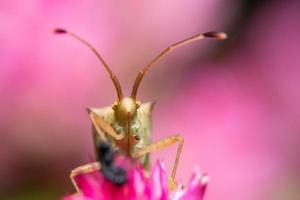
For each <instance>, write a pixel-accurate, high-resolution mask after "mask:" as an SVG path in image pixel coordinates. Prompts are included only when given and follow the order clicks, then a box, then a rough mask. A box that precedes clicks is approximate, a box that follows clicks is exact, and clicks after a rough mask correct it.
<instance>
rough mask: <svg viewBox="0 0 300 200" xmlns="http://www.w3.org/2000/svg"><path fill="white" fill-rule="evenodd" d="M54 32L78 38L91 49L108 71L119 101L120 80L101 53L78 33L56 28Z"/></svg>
mask: <svg viewBox="0 0 300 200" xmlns="http://www.w3.org/2000/svg"><path fill="white" fill-rule="evenodd" d="M54 33H57V34H68V35H70V36H72V37H73V38H75V39H77V40H79V41H80V42H82V43H83V44H85V45H86V46H87V47H88V48H89V49H91V50H92V51H93V52H94V53H95V55H96V56H97V58H98V59H99V60H100V62H101V63H102V64H103V66H104V67H105V69H106V70H107V72H108V73H109V75H110V78H111V80H112V81H113V83H114V85H115V88H116V90H117V94H118V99H119V101H120V100H121V99H122V98H123V94H122V89H121V85H120V82H119V80H118V78H117V76H116V75H115V74H113V72H112V71H111V69H110V68H109V66H108V64H107V63H106V62H105V61H104V59H103V58H102V57H101V55H100V54H99V53H98V52H97V50H96V49H95V48H94V47H93V46H92V45H91V44H90V43H88V42H87V41H85V40H84V39H82V38H81V37H79V36H78V35H76V34H75V33H72V32H69V31H67V30H65V29H61V28H57V29H55V30H54Z"/></svg>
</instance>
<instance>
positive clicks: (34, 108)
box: [0, 0, 300, 200]
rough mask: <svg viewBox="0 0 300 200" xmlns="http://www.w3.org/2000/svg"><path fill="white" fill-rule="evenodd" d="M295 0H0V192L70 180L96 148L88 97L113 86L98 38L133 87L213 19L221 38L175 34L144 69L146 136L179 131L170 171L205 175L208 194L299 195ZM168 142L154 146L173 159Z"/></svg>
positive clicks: (222, 198) (14, 193)
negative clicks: (179, 145) (63, 32)
mask: <svg viewBox="0 0 300 200" xmlns="http://www.w3.org/2000/svg"><path fill="white" fill-rule="evenodd" d="M299 20H300V2H299V1H297V0H294V1H293V0H286V1H279V0H278V1H276V0H268V1H267V0H261V1H259V0H202V1H199V0H185V1H181V0H164V1H161V0H151V1H105V0H86V1H79V0H72V1H70V0H65V1H49V0H44V1H39V0H28V1H21V0H12V1H0V199H1V200H17V199H22V200H24V199H30V200H35V199H36V200H48V199H49V200H52V199H59V197H61V196H63V195H65V194H69V193H72V192H73V191H74V189H73V187H72V185H71V182H70V180H69V178H68V176H69V172H70V170H71V169H72V168H74V167H76V166H78V165H81V164H84V163H87V162H89V161H90V159H91V156H92V155H93V145H92V137H91V133H90V130H91V127H90V126H91V125H90V122H89V120H88V118H87V113H86V111H85V108H86V107H92V106H99V107H102V106H107V105H110V104H111V103H112V102H113V101H114V100H115V99H116V93H115V90H114V87H113V84H112V82H111V80H110V79H109V77H108V75H107V73H106V71H105V70H104V68H103V67H102V66H101V64H100V63H99V62H98V61H97V59H96V58H95V56H94V55H93V54H92V53H91V52H90V51H89V50H88V49H87V48H86V47H84V46H83V45H81V44H79V43H78V42H77V41H75V40H74V39H72V38H69V37H65V36H58V35H54V34H53V33H52V30H53V29H54V28H56V27H64V28H67V29H69V30H72V31H74V32H76V33H78V34H79V35H81V36H82V37H84V38H86V39H87V40H88V41H90V42H91V43H92V44H94V45H95V47H96V48H97V49H98V50H99V51H100V53H101V54H102V55H103V57H104V58H105V60H106V61H107V62H108V63H109V65H110V66H111V68H112V69H113V71H114V72H115V73H116V74H117V75H118V77H119V79H120V81H121V84H122V86H123V90H124V91H125V93H127V94H129V92H130V90H131V87H132V84H133V81H134V79H135V77H136V74H137V72H138V71H139V69H141V67H143V66H144V65H146V64H147V63H148V62H149V61H150V60H151V59H152V58H153V57H154V56H156V55H157V54H158V53H159V52H160V51H161V50H163V49H164V48H165V47H167V46H168V45H169V44H171V43H173V42H176V41H179V40H181V39H184V38H186V37H189V36H191V35H194V34H196V33H199V32H205V31H210V30H219V31H226V32H227V33H228V35H229V39H228V40H226V41H224V42H223V41H222V42H221V41H212V40H207V41H201V42H196V43H194V44H191V45H189V46H184V47H182V48H180V49H178V50H176V51H174V52H173V53H172V54H170V55H169V56H167V57H166V58H165V59H164V60H163V61H161V62H159V63H158V64H157V65H156V66H155V67H154V68H153V69H152V70H150V71H149V73H148V74H147V75H146V77H145V79H144V80H143V82H142V84H141V87H140V90H139V99H140V100H141V101H143V102H144V101H153V100H156V101H157V104H156V105H155V109H154V112H153V124H154V126H153V140H157V139H160V138H163V137H165V136H168V135H171V134H175V133H181V134H182V135H183V136H184V137H185V146H184V149H183V153H182V157H181V162H180V165H179V168H178V174H177V177H178V179H181V180H182V181H183V182H186V181H187V180H188V178H189V176H190V175H191V173H192V171H193V169H194V167H195V166H200V168H201V169H202V170H203V171H205V172H207V173H208V174H209V175H210V182H209V187H208V190H207V194H206V197H205V199H206V200H241V199H242V200H254V199H255V200H296V199H300V170H299V169H300V155H299V153H300V87H299V85H300V56H299V53H300V37H299V33H300V23H299ZM174 156H175V148H174V147H173V148H170V149H166V150H164V151H162V152H161V153H159V154H158V153H156V154H154V155H153V159H157V158H159V159H163V160H164V161H165V163H166V166H167V169H168V170H170V168H171V165H172V162H173V160H174Z"/></svg>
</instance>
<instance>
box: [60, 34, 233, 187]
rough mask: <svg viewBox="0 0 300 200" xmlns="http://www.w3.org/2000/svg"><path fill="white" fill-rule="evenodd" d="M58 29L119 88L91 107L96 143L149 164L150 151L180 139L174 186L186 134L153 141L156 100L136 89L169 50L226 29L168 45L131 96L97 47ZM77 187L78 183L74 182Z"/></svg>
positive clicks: (172, 178) (79, 170) (95, 165)
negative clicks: (109, 99)
mask: <svg viewBox="0 0 300 200" xmlns="http://www.w3.org/2000/svg"><path fill="white" fill-rule="evenodd" d="M55 33H60V34H68V35H70V36H72V37H73V38H75V39H77V40H79V41H80V42H82V43H83V44H85V45H86V46H87V47H89V48H90V49H91V50H92V51H93V53H94V54H95V55H96V56H97V58H98V59H99V61H100V62H101V63H102V65H103V66H104V67H105V69H106V71H107V72H108V73H109V75H110V78H111V80H112V81H113V84H114V86H115V89H116V91H117V95H118V100H117V101H115V102H114V103H113V104H112V106H108V107H104V108H89V109H88V115H89V118H90V120H91V122H92V126H93V136H94V143H95V146H97V145H98V144H99V143H100V142H108V143H110V144H111V145H112V147H113V149H115V150H120V151H122V152H125V153H126V154H127V155H128V156H129V157H130V158H132V159H137V160H139V161H140V162H141V163H142V164H143V165H144V166H145V168H149V165H150V160H149V153H150V152H154V151H158V150H160V149H162V148H165V147H168V146H170V145H172V144H176V143H178V144H179V145H178V148H177V153H176V157H175V161H174V165H173V169H172V173H171V176H170V178H169V186H170V187H171V188H174V187H175V186H176V184H175V174H176V169H177V165H178V161H179V157H180V153H181V149H182V146H183V141H184V139H183V137H182V136H181V135H179V134H178V135H173V136H170V137H167V138H165V139H162V140H159V141H157V142H154V143H151V138H150V136H151V130H150V126H151V112H152V108H153V103H151V102H148V103H143V104H141V103H140V102H139V101H138V99H137V91H138V88H139V85H140V83H141V81H142V79H143V78H144V76H145V74H146V73H147V71H148V70H149V69H150V68H151V67H152V66H153V65H154V64H156V63H157V61H159V60H160V59H162V58H163V57H164V56H166V55H167V54H168V53H170V52H171V51H172V50H174V49H176V48H177V47H180V46H183V45H186V44H189V43H191V42H194V41H197V40H202V39H204V38H213V39H218V40H224V39H226V37H227V35H226V34H225V33H223V32H206V33H203V34H197V35H195V36H192V37H190V38H187V39H185V40H182V41H180V42H177V43H174V44H173V45H171V46H169V47H168V48H166V49H165V50H164V51H162V52H161V53H160V54H159V55H158V56H156V57H155V58H154V59H153V60H152V61H151V62H150V63H149V64H148V65H146V66H145V67H144V68H142V70H141V71H140V72H139V73H138V75H137V77H136V79H135V82H134V85H133V88H132V92H131V95H130V97H124V96H123V93H122V89H121V85H120V83H119V80H118V78H117V76H116V75H115V74H114V73H113V72H112V70H111V69H110V68H109V66H108V64H107V63H106V62H105V61H104V59H103V58H102V57H101V55H100V54H99V53H98V52H97V51H96V49H95V48H94V47H93V46H92V45H91V44H90V43H88V42H87V41H86V40H84V39H82V38H81V37H79V36H78V35H76V34H74V33H73V32H69V31H67V30H64V29H56V30H55ZM100 168H101V167H100V163H99V162H95V163H91V164H87V165H84V166H80V167H78V168H76V169H74V170H72V172H71V175H70V177H71V179H72V181H73V183H75V182H74V177H75V176H76V175H78V174H80V173H88V172H91V171H94V170H98V169H100ZM74 185H75V187H76V184H74Z"/></svg>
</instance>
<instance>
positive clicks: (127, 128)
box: [112, 97, 140, 153]
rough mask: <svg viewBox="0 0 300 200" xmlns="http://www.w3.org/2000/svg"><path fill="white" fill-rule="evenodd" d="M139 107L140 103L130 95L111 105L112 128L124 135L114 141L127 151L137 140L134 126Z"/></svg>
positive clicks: (136, 121) (136, 122)
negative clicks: (113, 116) (112, 112)
mask: <svg viewBox="0 0 300 200" xmlns="http://www.w3.org/2000/svg"><path fill="white" fill-rule="evenodd" d="M139 107H140V103H139V102H138V101H136V100H135V99H133V98H131V97H124V98H122V99H121V100H120V101H118V102H115V103H114V104H113V106H112V108H113V110H114V114H115V118H116V122H115V124H114V128H115V129H116V131H117V132H118V133H119V134H122V135H124V138H123V139H122V140H120V141H116V143H117V145H118V146H119V147H120V148H121V149H123V150H125V151H126V152H128V153H129V151H130V149H131V147H132V146H133V145H135V144H136V143H137V142H138V140H137V138H136V135H137V131H136V128H135V127H136V126H137V124H138V120H137V110H138V108H139Z"/></svg>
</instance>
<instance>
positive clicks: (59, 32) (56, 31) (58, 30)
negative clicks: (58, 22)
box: [53, 28, 67, 34]
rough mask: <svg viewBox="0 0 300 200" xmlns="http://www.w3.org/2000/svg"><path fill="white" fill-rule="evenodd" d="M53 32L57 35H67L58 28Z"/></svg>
mask: <svg viewBox="0 0 300 200" xmlns="http://www.w3.org/2000/svg"><path fill="white" fill-rule="evenodd" d="M53 32H54V33H57V34H65V33H67V31H66V30H65V29H62V28H56V29H54V31H53Z"/></svg>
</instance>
